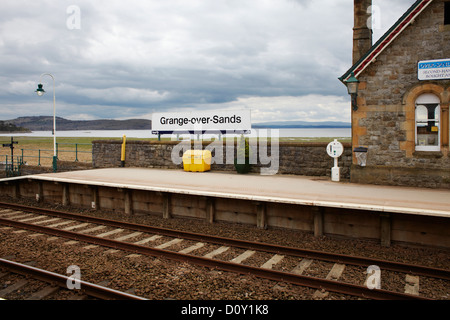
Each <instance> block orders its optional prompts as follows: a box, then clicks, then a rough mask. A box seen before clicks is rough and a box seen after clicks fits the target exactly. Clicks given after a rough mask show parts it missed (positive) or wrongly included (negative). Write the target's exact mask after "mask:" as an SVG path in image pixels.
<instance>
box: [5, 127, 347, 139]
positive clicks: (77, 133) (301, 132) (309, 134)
mask: <svg viewBox="0 0 450 320" xmlns="http://www.w3.org/2000/svg"><path fill="white" fill-rule="evenodd" d="M277 134H278V135H279V137H280V138H290V137H291V138H320V137H336V138H339V137H342V138H348V137H351V128H320V129H316V128H307V129H252V133H251V134H250V136H258V137H259V136H267V137H271V136H272V137H274V136H276V135H277ZM123 135H125V136H126V137H127V138H157V137H158V136H157V135H155V134H152V132H151V130H74V131H64V130H61V131H58V128H57V130H56V137H94V138H121V137H123ZM0 136H7V137H17V136H21V137H23V136H27V137H52V131H33V132H30V133H4V134H0ZM181 136H185V135H181ZM227 136H231V137H233V136H237V135H236V134H234V135H233V134H232V135H227ZM162 137H163V138H170V137H171V135H163V136H162ZM210 137H211V135H208V134H205V135H204V136H203V138H204V139H208V138H210Z"/></svg>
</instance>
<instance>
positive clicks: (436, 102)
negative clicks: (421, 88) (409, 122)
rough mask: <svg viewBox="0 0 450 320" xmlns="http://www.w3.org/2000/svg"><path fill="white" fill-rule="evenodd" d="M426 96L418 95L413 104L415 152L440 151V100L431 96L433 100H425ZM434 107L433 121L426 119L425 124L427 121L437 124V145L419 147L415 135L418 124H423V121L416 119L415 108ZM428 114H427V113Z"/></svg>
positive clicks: (416, 135)
mask: <svg viewBox="0 0 450 320" xmlns="http://www.w3.org/2000/svg"><path fill="white" fill-rule="evenodd" d="M426 95H427V94H424V95H420V96H419V97H417V99H416V102H415V110H414V134H415V150H416V151H441V134H442V132H441V130H442V114H441V110H442V108H441V103H440V99H439V98H438V97H437V96H436V95H434V94H432V96H433V98H431V99H430V100H427V99H428V97H429V96H428V97H426ZM423 99H425V101H422V100H423ZM434 105H436V107H435V108H436V109H435V112H434V114H435V117H434V118H435V119H430V118H427V120H426V121H427V122H429V121H435V122H437V138H438V142H437V145H419V141H418V138H419V137H418V133H417V131H418V130H417V128H418V123H424V120H423V119H422V120H421V119H418V117H417V107H418V106H425V107H427V106H434ZM428 114H429V113H428Z"/></svg>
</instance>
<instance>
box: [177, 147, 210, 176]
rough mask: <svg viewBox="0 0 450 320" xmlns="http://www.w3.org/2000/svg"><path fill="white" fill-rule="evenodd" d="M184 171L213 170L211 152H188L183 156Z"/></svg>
mask: <svg viewBox="0 0 450 320" xmlns="http://www.w3.org/2000/svg"><path fill="white" fill-rule="evenodd" d="M183 167H184V171H192V172H194V171H197V172H204V171H209V170H211V151H209V150H188V151H186V152H185V153H184V154H183Z"/></svg>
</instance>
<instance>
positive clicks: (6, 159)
mask: <svg viewBox="0 0 450 320" xmlns="http://www.w3.org/2000/svg"><path fill="white" fill-rule="evenodd" d="M87 145H89V146H92V144H90V143H56V157H57V159H58V160H64V161H74V162H78V161H80V159H79V156H80V154H86V153H90V154H92V151H86V150H82V149H83V148H79V147H80V146H87ZM61 146H74V149H72V150H67V149H61ZM15 149H16V150H17V151H18V154H20V156H18V155H14V158H13V159H11V155H5V154H2V155H0V162H1V164H3V165H5V167H6V168H8V167H10V166H11V165H13V166H14V167H15V166H20V165H24V164H30V165H37V166H42V165H43V162H46V161H45V160H46V159H49V160H50V161H47V162H49V163H50V165H51V160H52V159H53V152H54V151H53V150H50V149H25V148H17V147H16V148H15ZM80 149H81V150H80ZM67 153H70V154H74V156H75V159H73V157H72V158H71V159H67V157H65V156H64V155H63V154H67ZM84 158H86V157H84ZM27 159H32V160H34V161H27ZM12 160H14V161H12ZM43 160H44V161H43ZM82 161H84V162H90V161H92V156H91V157H90V159H89V160H86V159H84V160H82ZM28 162H30V163H28ZM45 165H47V163H45Z"/></svg>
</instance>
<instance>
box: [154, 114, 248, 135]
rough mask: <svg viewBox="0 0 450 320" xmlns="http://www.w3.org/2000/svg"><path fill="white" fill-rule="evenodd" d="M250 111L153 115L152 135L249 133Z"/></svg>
mask: <svg viewBox="0 0 450 320" xmlns="http://www.w3.org/2000/svg"><path fill="white" fill-rule="evenodd" d="M251 128H252V121H251V112H250V110H219V111H195V112H176V113H175V112H168V113H153V115H152V133H154V134H156V133H172V132H196V131H197V132H198V131H233V132H243V133H245V132H250V130H251Z"/></svg>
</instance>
